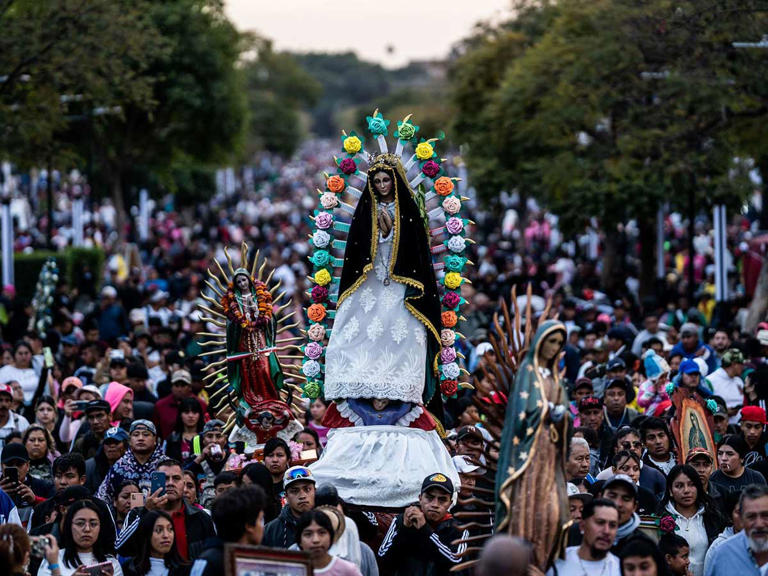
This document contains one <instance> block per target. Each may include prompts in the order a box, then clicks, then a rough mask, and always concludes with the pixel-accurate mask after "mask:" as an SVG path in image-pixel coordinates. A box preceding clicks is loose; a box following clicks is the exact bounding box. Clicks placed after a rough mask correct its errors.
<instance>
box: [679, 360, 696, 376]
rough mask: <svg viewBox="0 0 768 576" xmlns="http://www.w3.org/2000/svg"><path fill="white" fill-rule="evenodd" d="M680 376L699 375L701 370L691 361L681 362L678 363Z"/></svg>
mask: <svg viewBox="0 0 768 576" xmlns="http://www.w3.org/2000/svg"><path fill="white" fill-rule="evenodd" d="M680 374H701V369H700V368H699V365H698V364H696V362H694V361H693V360H683V361H682V362H681V363H680Z"/></svg>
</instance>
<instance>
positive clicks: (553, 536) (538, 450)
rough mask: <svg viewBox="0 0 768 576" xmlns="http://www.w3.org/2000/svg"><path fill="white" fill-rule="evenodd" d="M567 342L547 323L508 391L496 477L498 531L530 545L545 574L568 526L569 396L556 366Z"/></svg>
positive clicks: (563, 333)
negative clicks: (566, 467)
mask: <svg viewBox="0 0 768 576" xmlns="http://www.w3.org/2000/svg"><path fill="white" fill-rule="evenodd" d="M565 339H566V328H565V325H563V324H562V323H561V322H558V321H555V320H547V321H545V322H543V323H542V324H541V325H540V326H539V327H538V329H537V330H536V333H535V335H534V337H533V340H532V342H531V345H530V348H529V350H528V353H527V355H526V356H525V359H524V360H523V362H522V364H521V365H520V367H519V368H518V370H517V374H516V375H515V379H514V384H513V387H512V389H511V390H510V392H509V402H508V404H507V410H506V417H505V421H504V428H503V430H502V435H501V448H500V450H499V460H498V471H497V474H496V494H497V502H498V504H497V506H496V531H497V532H500V531H504V532H506V533H508V534H510V535H513V536H519V537H521V538H525V539H526V540H528V541H529V542H531V543H532V552H533V562H534V563H535V564H536V566H538V567H539V569H541V570H546V569H547V567H548V566H549V564H550V563H551V561H552V559H553V557H554V555H555V554H556V553H557V552H558V551H559V549H560V547H561V545H562V543H563V537H564V534H565V531H566V529H567V527H568V525H569V518H570V514H569V508H568V496H567V493H566V482H565V461H566V457H567V450H568V418H567V417H566V415H567V410H568V395H567V394H566V392H565V389H564V388H563V385H562V384H561V382H560V373H559V368H558V361H559V359H560V352H561V351H562V350H563V347H564V345H565Z"/></svg>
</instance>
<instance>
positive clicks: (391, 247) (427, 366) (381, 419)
mask: <svg viewBox="0 0 768 576" xmlns="http://www.w3.org/2000/svg"><path fill="white" fill-rule="evenodd" d="M372 120H376V121H380V123H383V122H386V123H388V121H385V120H383V118H382V117H381V116H380V115H378V114H377V112H375V113H374V117H371V118H369V125H370V124H371V121H372ZM401 124H402V123H401ZM409 126H410V125H409ZM401 130H403V134H404V133H405V130H404V128H403V127H402V126H401ZM347 139H348V140H350V141H352V140H355V141H356V142H355V144H356V147H355V148H351V147H349V146H348V144H349V142H345V149H346V150H347V153H348V154H349V156H348V157H347V158H345V159H344V161H343V162H342V163H340V164H341V166H340V170H341V169H343V170H346V168H345V166H350V169H349V172H350V176H349V177H350V178H351V176H352V174H351V173H352V172H354V174H353V175H354V176H355V177H356V178H359V179H360V180H361V181H362V182H363V185H361V186H360V189H359V190H358V189H356V188H352V187H351V186H350V185H349V184H348V183H347V180H346V179H345V180H343V184H341V186H340V191H341V190H344V191H346V192H350V190H353V191H354V195H355V196H356V197H357V198H358V200H357V205H356V206H355V207H354V209H353V210H352V211H351V212H349V213H351V220H350V221H349V223H348V224H347V223H344V224H342V225H341V226H338V227H336V228H335V229H339V230H341V229H343V228H346V230H345V231H346V233H347V235H346V241H345V242H343V243H341V244H343V247H344V249H343V251H338V252H336V253H338V254H340V255H341V256H343V257H342V258H339V265H337V267H340V268H341V273H340V277H339V278H338V292H337V294H338V297H337V300H336V309H335V310H334V311H332V312H331V314H333V327H332V330H331V331H330V337H329V340H328V345H327V348H326V349H324V351H323V352H324V354H325V365H324V378H323V389H322V393H323V394H324V396H325V399H326V400H327V401H329V402H331V404H330V406H329V407H328V410H327V411H326V415H325V418H324V420H323V424H324V425H325V426H327V427H329V428H331V432H330V433H329V436H328V444H327V446H326V448H325V450H324V452H323V454H322V456H321V458H320V459H319V460H318V461H317V462H315V463H314V464H312V465H311V468H312V471H313V474H314V475H315V477H316V478H317V479H318V482H322V481H328V482H332V483H333V484H334V486H336V488H337V490H338V491H339V495H340V496H341V497H342V498H343V499H344V500H345V501H347V502H350V503H352V504H356V505H361V506H377V507H399V506H405V505H407V504H409V503H411V502H413V501H414V500H415V499H416V498H417V497H418V489H419V486H420V485H421V482H422V481H423V479H424V478H425V477H427V476H429V475H430V474H434V473H436V472H440V473H443V474H445V475H447V476H449V477H450V478H451V480H452V481H453V482H454V483H455V482H458V475H457V474H456V472H455V467H454V466H453V465H452V462H451V459H450V454H449V453H448V451H447V450H446V449H445V447H444V445H443V443H442V441H441V439H440V436H439V434H438V432H437V430H438V429H439V427H440V419H441V418H442V417H443V410H442V406H443V405H442V397H441V378H444V376H442V372H441V365H440V362H441V351H442V350H443V349H444V348H443V346H444V345H443V343H442V340H441V329H442V328H443V322H442V313H441V297H440V295H439V292H438V285H439V284H438V278H437V276H436V274H435V269H434V263H433V258H432V255H433V252H432V249H431V245H430V222H429V220H430V218H429V215H428V213H427V211H426V207H425V206H426V201H427V200H426V199H425V194H424V191H423V190H422V189H421V187H419V188H418V189H414V186H413V184H412V183H413V182H414V180H411V181H409V179H408V176H407V171H408V168H407V167H405V166H404V165H403V163H404V162H405V160H404V159H403V157H402V156H401V154H402V152H403V146H404V141H403V140H402V139H401V140H400V141H398V144H397V147H396V149H395V152H389V151H388V147H387V145H386V140H385V139H384V135H383V134H382V133H381V132H379V135H378V138H377V139H378V141H379V144H380V152H379V153H376V154H370V153H369V154H367V168H366V169H365V172H363V171H362V170H357V169H356V166H357V165H356V164H355V163H354V162H357V161H358V160H356V158H359V157H360V156H362V150H361V141H360V140H359V139H358V138H357V137H347ZM425 145H426V147H427V148H428V150H429V154H430V156H429V157H430V158H431V157H432V156H431V155H432V154H433V152H432V147H431V145H430V144H425ZM421 146H422V148H421V149H420V150H421V151H423V150H424V149H425V148H424V145H421ZM418 153H419V149H418V147H417V150H416V153H414V155H413V157H412V158H411V160H410V161H407V162H406V165H408V166H410V167H414V168H415V167H416V166H418V164H417V163H416V157H417V155H418ZM353 160H354V162H353ZM359 161H360V162H364V160H359ZM344 163H346V164H344ZM431 164H432V165H434V166H437V164H436V163H435V162H434V161H432V162H431ZM437 170H440V168H439V167H438V168H437ZM436 174H437V172H435V173H432V176H435V175H436ZM333 178H338V179H339V180H341V179H342V177H341V176H338V175H337V176H334V177H333ZM333 178H329V181H328V182H329V184H328V186H329V189H331V190H332V189H333V187H334V186H335V184H334V181H333ZM345 178H346V177H345ZM418 178H419V180H418V182H421V181H422V180H421V179H422V178H423V176H419V177H418ZM445 180H448V179H447V178H446V179H445ZM328 194H330V192H329V193H326V194H324V195H323V197H322V198H321V201H322V200H324V198H325V199H326V200H327V199H328ZM429 198H430V199H434V198H440V197H439V196H438V195H437V194H436V193H434V192H433V193H431V195H430V196H429ZM455 200H456V201H458V199H455ZM321 203H322V202H321ZM323 205H324V206H326V205H331V204H330V202H326V203H324V204H323ZM343 207H344V206H342V208H343ZM349 208H351V206H349ZM441 214H442V211H441ZM330 217H331V216H330V214H329V213H328V212H322V213H319V214H317V215H316V223H317V226H318V228H319V229H321V228H322V226H325V225H326V222H324V221H322V219H325V220H329V219H330ZM443 224H445V221H443ZM326 228H327V226H326ZM316 238H317V236H316V237H315V240H316ZM461 240H462V242H463V239H461ZM315 246H316V247H317V243H316V241H315ZM336 246H339V244H338V243H337V244H336ZM318 277H319V274H316V278H318ZM328 279H330V278H328ZM328 285H329V286H330V284H328ZM454 288H455V286H454ZM319 289H320V287H318V286H316V287H315V289H313V294H314V293H315V291H319ZM308 316H309V319H310V321H314V319H313V317H312V314H310V313H308ZM315 326H317V324H315ZM312 329H316V328H315V327H312V328H311V329H310V330H312ZM309 335H310V338H311V337H312V333H311V331H310V334H309ZM452 344H453V342H451V345H452ZM310 346H315V347H317V344H316V343H310V344H308V345H307V347H306V352H307V356H308V357H310V356H309V352H311V350H310ZM451 352H453V349H451ZM310 358H311V357H310ZM454 359H455V356H454ZM311 364H312V363H311V361H309V362H306V363H305V365H304V368H305V369H306V368H308V367H309V366H310V365H311ZM457 369H458V367H457ZM316 370H317V367H316V366H315V367H314V368H313V372H311V373H308V372H307V371H306V370H305V375H307V376H308V378H311V377H312V376H314V374H316ZM456 376H458V374H456V375H454V378H455V377H456ZM454 385H455V383H454ZM452 393H453V392H452ZM457 485H458V484H457Z"/></svg>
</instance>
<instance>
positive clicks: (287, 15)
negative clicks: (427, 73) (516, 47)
mask: <svg viewBox="0 0 768 576" xmlns="http://www.w3.org/2000/svg"><path fill="white" fill-rule="evenodd" d="M509 5H510V1H509V0H431V1H429V2H425V1H424V0H422V1H421V2H419V1H414V0H226V11H227V14H228V15H229V17H230V19H231V20H232V21H233V22H234V23H235V25H236V26H237V27H238V28H239V29H240V30H243V31H245V30H252V31H255V32H258V33H260V34H261V35H263V36H266V37H267V38H271V39H272V40H273V41H274V46H275V48H276V49H277V50H291V51H297V52H309V51H327V52H344V51H347V50H354V51H355V52H357V55H358V56H360V57H361V58H363V59H364V60H372V61H376V62H379V63H381V64H383V65H385V66H387V67H394V66H400V65H403V64H405V63H406V62H408V61H409V60H413V59H416V60H424V59H434V58H442V57H444V56H445V55H446V54H448V51H449V49H450V47H451V45H452V44H453V43H455V42H456V41H458V40H460V39H462V38H464V37H466V36H467V35H468V34H469V32H470V30H471V29H472V26H473V25H474V24H475V23H476V22H477V21H479V20H491V21H498V20H500V19H504V18H506V17H507V16H509V13H510V12H509ZM389 44H391V45H392V46H394V49H395V51H394V54H387V49H386V48H387V45H389Z"/></svg>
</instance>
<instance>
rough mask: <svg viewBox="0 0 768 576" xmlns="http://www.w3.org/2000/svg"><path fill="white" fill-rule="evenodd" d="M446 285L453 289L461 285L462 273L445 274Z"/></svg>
mask: <svg viewBox="0 0 768 576" xmlns="http://www.w3.org/2000/svg"><path fill="white" fill-rule="evenodd" d="M445 285H446V287H448V288H450V289H451V290H456V288H458V287H459V286H461V274H459V273H458V272H448V274H446V275H445Z"/></svg>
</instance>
